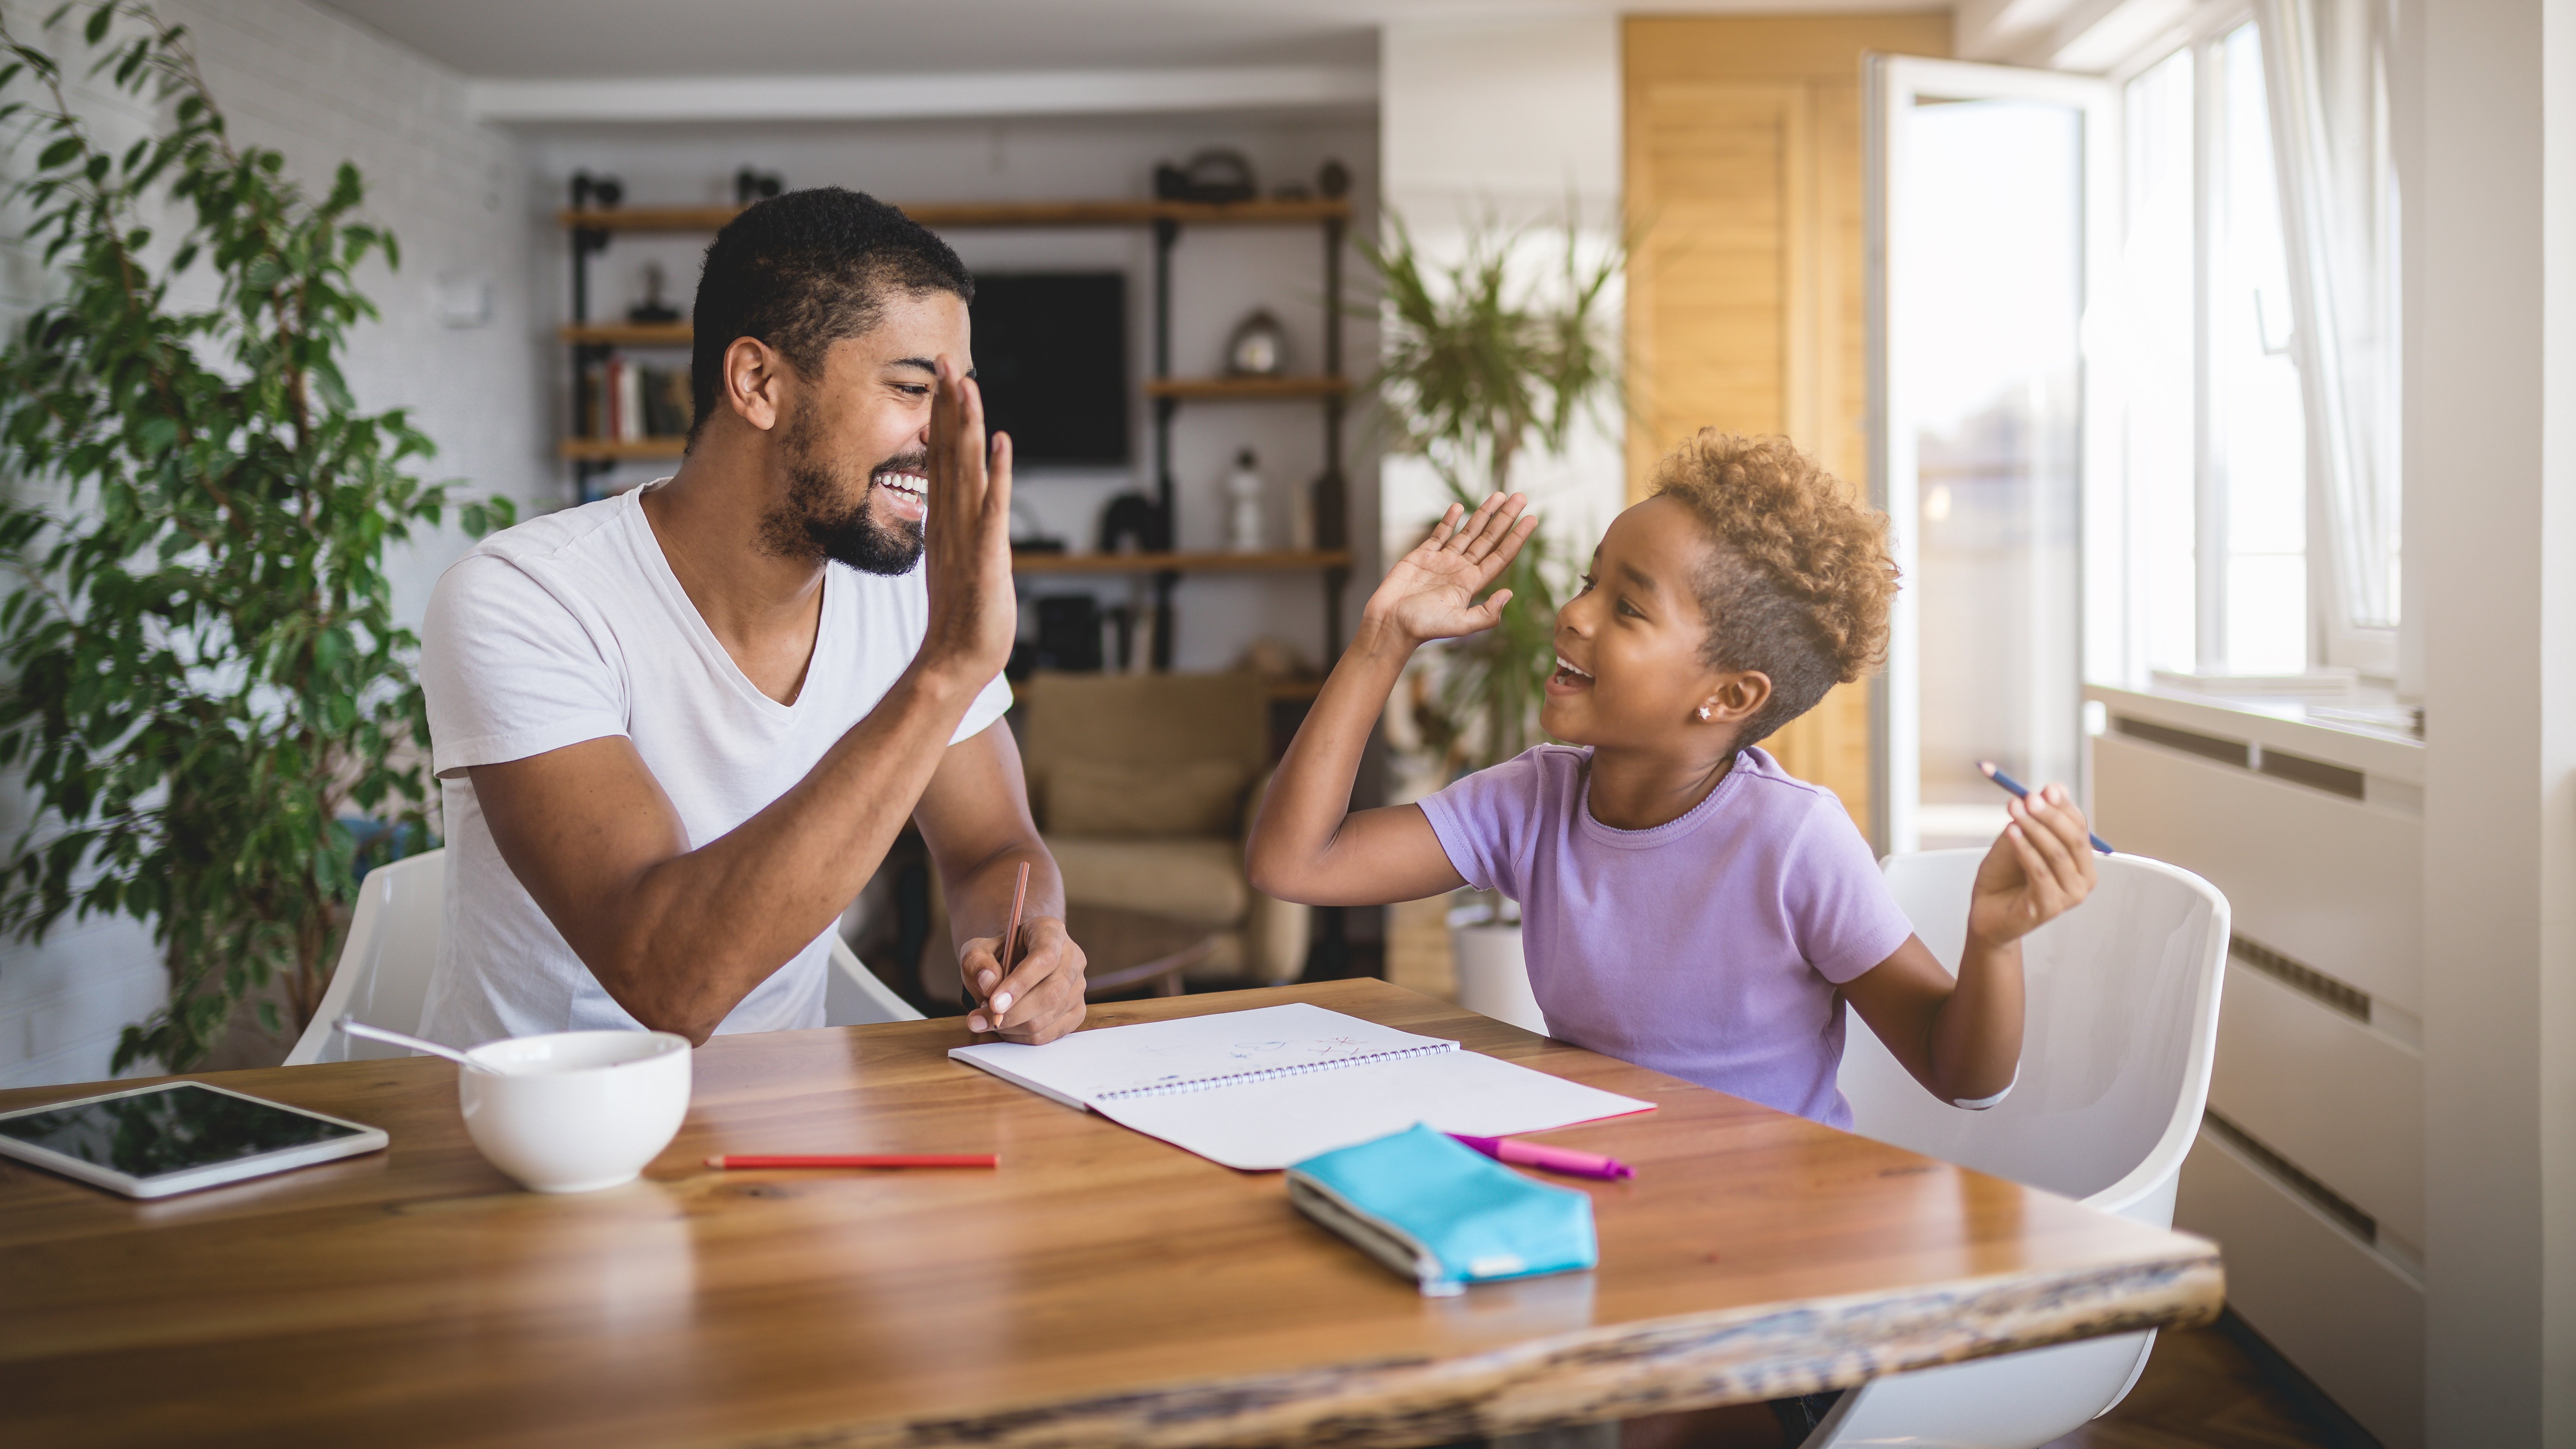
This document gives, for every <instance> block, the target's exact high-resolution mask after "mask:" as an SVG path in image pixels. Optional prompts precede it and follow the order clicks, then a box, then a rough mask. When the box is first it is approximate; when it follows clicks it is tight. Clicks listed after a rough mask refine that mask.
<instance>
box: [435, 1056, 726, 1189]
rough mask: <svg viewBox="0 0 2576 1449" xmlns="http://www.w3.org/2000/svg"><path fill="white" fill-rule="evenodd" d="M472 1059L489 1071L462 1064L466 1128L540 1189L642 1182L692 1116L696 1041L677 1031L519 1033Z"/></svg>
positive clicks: (487, 1151) (498, 1162)
mask: <svg viewBox="0 0 2576 1449" xmlns="http://www.w3.org/2000/svg"><path fill="white" fill-rule="evenodd" d="M465 1055H466V1056H467V1057H468V1058H469V1059H471V1060H472V1061H473V1062H474V1063H475V1065H476V1066H480V1067H483V1068H486V1069H487V1070H484V1071H476V1070H474V1068H473V1067H459V1068H457V1069H456V1089H457V1094H458V1095H459V1096H460V1097H461V1098H463V1100H464V1103H465V1131H466V1134H467V1135H468V1136H471V1137H472V1138H473V1139H474V1145H475V1146H476V1147H479V1148H481V1149H482V1150H483V1155H484V1156H485V1157H487V1158H490V1159H491V1162H492V1165H493V1166H494V1167H497V1168H499V1169H501V1170H502V1171H503V1172H506V1173H508V1174H510V1175H511V1176H512V1177H515V1178H517V1179H518V1180H519V1183H520V1185H521V1186H524V1187H527V1188H531V1189H533V1190H535V1191H537V1192H591V1191H595V1190H596V1189H599V1188H603V1187H615V1186H617V1185H618V1184H619V1183H622V1182H632V1181H634V1180H635V1175H636V1174H637V1173H639V1172H642V1171H643V1170H644V1164H646V1163H648V1162H651V1161H652V1160H653V1158H654V1156H655V1154H657V1153H659V1152H660V1151H661V1150H662V1149H663V1148H665V1147H668V1146H669V1145H670V1144H671V1138H672V1137H673V1136H674V1135H675V1134H677V1133H678V1132H679V1130H680V1119H681V1118H683V1117H685V1116H687V1115H688V1113H689V1039H688V1038H687V1037H684V1036H677V1035H674V1034H673V1033H671V1032H667V1031H564V1032H556V1033H554V1034H553V1035H550V1036H519V1037H511V1038H510V1039H508V1040H507V1041H496V1042H491V1043H488V1044H486V1045H483V1046H479V1047H476V1048H475V1049H474V1050H472V1051H470V1052H467V1053H466V1054H465Z"/></svg>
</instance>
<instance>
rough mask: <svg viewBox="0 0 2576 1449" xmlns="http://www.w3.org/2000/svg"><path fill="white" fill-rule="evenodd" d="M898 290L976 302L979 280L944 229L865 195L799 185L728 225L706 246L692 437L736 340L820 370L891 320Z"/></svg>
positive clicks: (695, 314)
mask: <svg viewBox="0 0 2576 1449" xmlns="http://www.w3.org/2000/svg"><path fill="white" fill-rule="evenodd" d="M890 292H903V293H907V294H909V295H912V296H920V295H922V294H924V293H927V292H949V293H953V294H955V295H956V297H957V298H958V299H959V300H960V301H966V302H972V301H974V300H975V279H974V277H973V275H972V274H970V273H969V272H968V271H967V270H966V264H965V263H964V262H961V261H959V260H958V259H957V253H956V252H954V251H952V250H951V249H950V248H949V245H948V243H946V242H944V241H941V240H940V239H939V237H938V234H937V233H935V232H932V231H931V230H930V229H929V228H927V227H925V226H923V225H921V224H920V223H919V222H916V221H914V220H913V219H912V218H910V217H908V216H905V215H904V214H903V213H902V212H900V211H897V210H895V209H894V208H893V207H891V206H888V205H886V204H885V203H884V202H882V201H879V200H877V199H876V198H875V197H873V196H870V195H868V194H866V193H865V192H859V191H847V190H844V189H842V188H841V187H838V186H817V187H813V188H810V189H808V190H804V191H790V192H787V193H785V194H784V195H780V196H773V197H771V198H769V199H768V200H766V201H761V202H756V203H754V204H753V205H751V206H749V207H747V208H745V209H744V210H743V212H742V213H741V214H740V215H739V216H736V217H735V218H734V219H733V220H731V221H729V222H726V223H725V225H724V229H723V230H722V231H719V232H717V233H716V239H715V240H714V241H713V242H710V243H709V244H708V245H707V258H706V263H705V265H704V267H702V268H701V269H700V271H699V273H698V299H697V302H696V305H695V306H694V307H692V308H691V322H692V325H693V328H694V331H695V340H694V341H693V342H692V343H691V344H690V355H689V394H690V396H689V401H690V403H691V405H692V406H693V407H694V408H695V409H696V415H695V417H694V418H693V419H692V420H691V425H690V428H689V437H690V439H691V441H695V440H696V438H697V435H698V429H700V428H703V427H705V426H706V423H707V419H708V418H709V417H711V416H713V415H714V413H715V410H716V405H717V403H718V401H719V400H720V399H721V398H722V397H723V395H724V394H723V387H724V355H725V349H726V348H728V347H731V346H733V343H734V339H735V338H737V337H750V338H754V339H757V340H759V341H762V342H766V343H768V344H769V345H770V346H772V347H775V348H777V349H778V351H779V354H780V355H781V356H783V357H785V358H786V359H787V361H788V364H789V365H790V366H792V367H794V368H795V369H796V370H797V371H798V372H800V373H803V374H805V375H806V376H808V377H817V376H820V375H821V374H822V371H823V357H824V354H826V353H828V352H830V351H831V350H832V344H833V343H835V342H838V341H840V340H841V339H843V338H845V337H857V336H861V335H863V334H865V333H866V332H867V331H868V330H869V329H871V328H873V327H875V326H876V325H877V323H878V322H879V321H880V320H882V319H883V318H884V316H885V301H886V296H887V294H888V293H890Z"/></svg>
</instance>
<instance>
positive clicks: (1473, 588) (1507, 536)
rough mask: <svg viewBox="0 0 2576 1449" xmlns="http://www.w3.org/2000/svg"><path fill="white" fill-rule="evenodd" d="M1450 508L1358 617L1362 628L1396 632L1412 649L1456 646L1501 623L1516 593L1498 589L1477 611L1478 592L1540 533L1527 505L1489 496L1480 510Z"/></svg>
mask: <svg viewBox="0 0 2576 1449" xmlns="http://www.w3.org/2000/svg"><path fill="white" fill-rule="evenodd" d="M1465 513H1466V510H1465V509H1464V508H1461V507H1460V506H1459V505H1457V504H1455V503H1452V504H1450V505H1449V511H1448V512H1447V513H1445V514H1443V515H1442V516H1441V519H1440V522H1439V524H1438V525H1437V526H1435V527H1434V528H1433V529H1432V530H1431V536H1430V537H1428V538H1426V539H1424V540H1423V541H1422V542H1421V543H1420V544H1418V545H1416V546H1415V547H1414V550H1413V552H1411V553H1408V554H1406V555H1405V556H1404V557H1403V558H1401V559H1398V560H1397V561H1396V565H1395V567H1394V568H1391V569H1389V570H1387V574H1386V581H1385V582H1384V583H1381V584H1379V585H1378V586H1377V592H1376V593H1374V594H1371V595H1370V596H1369V601H1368V606H1367V607H1366V608H1364V609H1362V610H1361V611H1360V618H1361V621H1362V623H1363V624H1372V623H1373V624H1376V625H1378V626H1380V627H1382V628H1387V629H1392V630H1394V631H1395V632H1396V633H1397V634H1398V635H1400V636H1402V637H1403V638H1404V639H1405V640H1406V641H1407V642H1408V643H1416V644H1418V643H1421V642H1423V641H1425V640H1430V639H1454V638H1456V637H1458V636H1459V635H1461V634H1473V633H1476V632H1477V631H1479V630H1483V629H1490V628H1492V627H1494V625H1496V624H1498V623H1500V622H1502V618H1503V605H1504V604H1506V603H1508V602H1510V600H1511V597H1512V591H1511V590H1509V589H1498V590H1496V591H1495V593H1494V596H1493V597H1492V598H1489V599H1487V600H1485V602H1483V603H1481V604H1479V603H1477V602H1476V593H1477V591H1478V590H1480V589H1482V588H1484V587H1485V586H1486V585H1487V584H1490V583H1492V582H1493V581H1494V580H1495V579H1496V578H1497V577H1499V576H1500V575H1501V574H1502V571H1503V570H1504V569H1505V568H1506V567H1508V566H1509V565H1510V563H1511V561H1512V559H1513V557H1514V556H1516V555H1517V554H1519V553H1520V551H1521V545H1522V544H1524V543H1527V542H1528V541H1529V536H1530V535H1531V534H1532V533H1534V532H1536V531H1537V530H1538V515H1537V514H1536V513H1534V512H1531V511H1530V510H1529V499H1528V498H1527V497H1526V496H1524V495H1522V494H1518V493H1515V494H1513V495H1511V496H1510V497H1509V498H1506V497H1504V496H1503V495H1502V494H1500V493H1495V494H1491V495H1488V496H1487V497H1486V499H1485V501H1484V502H1483V503H1480V504H1478V505H1477V506H1476V511H1475V513H1473V514H1472V515H1468V516H1467V517H1466V518H1465V519H1464V520H1463V521H1461V518H1460V515H1461V514H1465Z"/></svg>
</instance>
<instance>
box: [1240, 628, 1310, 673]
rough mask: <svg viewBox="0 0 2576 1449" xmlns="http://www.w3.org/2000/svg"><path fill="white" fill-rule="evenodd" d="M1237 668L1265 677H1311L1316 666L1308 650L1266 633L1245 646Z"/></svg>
mask: <svg viewBox="0 0 2576 1449" xmlns="http://www.w3.org/2000/svg"><path fill="white" fill-rule="evenodd" d="M1234 667H1235V668H1237V669H1245V670H1250V671H1251V672H1252V673H1254V674H1258V675H1260V676H1261V677H1262V678H1264V679H1311V678H1313V677H1314V676H1315V666H1314V664H1313V663H1312V662H1310V661H1309V660H1308V659H1307V658H1306V652H1305V651H1304V650H1302V649H1299V648H1298V647H1297V646H1296V645H1294V644H1291V643H1289V642H1288V641H1287V640H1285V639H1280V638H1276V637H1273V636H1271V635H1268V634H1264V635H1263V636H1261V637H1260V638H1258V639H1255V640H1253V641H1252V642H1251V643H1250V644H1247V645H1245V646H1244V650H1243V656H1242V657H1241V658H1240V659H1238V660H1236V661H1235V666H1234Z"/></svg>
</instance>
